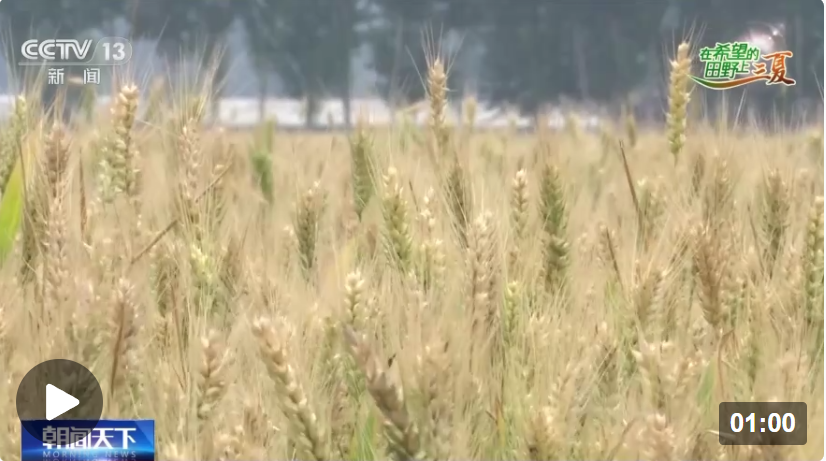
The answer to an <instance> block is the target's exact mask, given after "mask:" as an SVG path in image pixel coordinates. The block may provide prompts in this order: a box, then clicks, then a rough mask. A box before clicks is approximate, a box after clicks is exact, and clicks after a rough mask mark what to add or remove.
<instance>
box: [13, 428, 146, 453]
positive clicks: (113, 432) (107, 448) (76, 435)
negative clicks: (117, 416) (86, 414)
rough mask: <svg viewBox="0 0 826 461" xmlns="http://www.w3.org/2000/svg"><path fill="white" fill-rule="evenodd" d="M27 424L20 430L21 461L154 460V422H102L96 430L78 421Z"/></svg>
mask: <svg viewBox="0 0 826 461" xmlns="http://www.w3.org/2000/svg"><path fill="white" fill-rule="evenodd" d="M28 423H29V427H28V428H26V429H24V430H23V431H21V444H20V447H21V461H43V460H49V461H105V460H113V459H117V460H120V461H155V421H153V420H100V421H99V422H98V423H97V425H96V426H95V427H94V428H90V427H89V425H88V424H84V423H85V421H77V420H52V421H49V420H41V421H29V422H28ZM32 423H34V426H35V427H32ZM32 429H35V430H36V431H38V432H37V434H38V435H40V436H42V437H35V436H33V435H32V434H30V433H29V431H30V430H32Z"/></svg>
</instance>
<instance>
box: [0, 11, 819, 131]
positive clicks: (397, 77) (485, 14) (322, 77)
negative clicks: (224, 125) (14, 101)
mask: <svg viewBox="0 0 826 461" xmlns="http://www.w3.org/2000/svg"><path fill="white" fill-rule="evenodd" d="M822 9H823V4H822V3H817V2H815V1H811V0H786V1H784V2H776V1H773V0H692V1H688V0H662V1H660V2H652V1H649V0H625V1H621V2H620V1H614V0H578V1H566V0H519V1H511V0H335V1H333V0H198V1H193V0H82V1H81V0H60V1H57V0H7V1H4V2H2V3H0V15H2V17H3V18H4V20H5V21H4V22H5V24H6V25H7V27H5V28H4V30H5V31H7V33H6V34H5V37H4V48H5V51H6V56H8V60H7V61H8V62H10V63H12V64H13V63H15V62H16V60H17V59H16V58H17V57H18V54H19V46H20V43H22V42H23V41H24V40H25V39H27V38H44V37H54V36H56V35H60V36H61V37H62V36H81V35H82V34H84V33H88V31H89V30H93V29H101V28H105V27H104V26H105V25H106V24H111V23H113V22H115V21H120V22H121V23H125V24H126V25H127V28H128V31H127V33H128V36H129V37H132V38H134V39H149V40H154V41H156V43H157V54H158V55H159V56H161V57H162V58H163V59H165V60H166V61H167V62H168V63H169V65H170V68H172V69H174V68H175V67H176V66H177V65H178V64H180V63H183V62H185V61H188V62H191V63H193V64H192V65H193V66H194V67H195V68H196V69H203V68H204V67H205V66H210V65H212V63H217V67H216V72H215V75H214V79H212V80H213V81H210V82H203V83H208V84H213V85H214V86H215V88H214V89H215V90H220V89H221V86H220V82H222V81H223V76H224V75H225V74H226V72H227V68H228V65H227V63H228V62H229V60H230V58H232V57H233V56H229V54H228V51H227V50H228V49H229V48H228V47H226V46H224V45H225V44H226V43H227V41H228V39H229V37H231V36H232V35H233V34H235V35H238V33H236V32H238V31H240V32H239V33H240V34H241V35H242V36H243V37H244V40H243V42H244V45H243V46H242V49H240V50H239V48H238V47H235V48H232V49H233V50H234V53H241V54H244V55H245V56H246V57H247V60H248V62H250V63H251V71H250V72H249V73H250V74H255V75H257V77H258V78H257V80H258V81H259V82H260V83H259V85H258V94H259V96H261V97H262V98H263V97H264V95H266V94H269V93H270V92H271V91H272V88H270V86H269V83H268V82H271V81H272V78H273V76H275V77H276V78H277V81H279V82H280V93H281V94H283V95H285V96H289V97H296V98H301V99H303V100H305V101H306V103H307V111H306V120H307V123H308V124H309V123H311V122H312V121H313V120H314V114H315V113H316V109H317V106H318V101H319V100H320V99H322V98H329V97H335V98H341V99H342V100H343V101H344V102H345V106H347V107H349V102H350V101H351V99H352V92H353V88H354V86H355V85H356V84H357V83H361V82H360V81H359V80H363V79H367V78H368V74H365V73H364V71H361V70H359V73H358V74H356V71H357V70H356V69H354V68H353V62H354V56H355V55H356V54H357V53H363V52H364V50H367V53H368V54H369V56H370V63H369V65H368V66H367V67H368V70H369V71H371V72H372V73H373V75H369V78H371V79H373V81H374V82H375V83H374V85H373V86H374V88H373V90H374V93H375V94H377V95H379V96H381V97H383V98H385V99H387V100H388V101H390V102H391V103H392V104H394V105H404V104H410V103H414V102H417V101H419V100H421V99H422V98H423V97H424V96H425V89H424V85H423V79H424V78H425V76H426V60H425V56H426V53H425V50H423V47H424V48H429V51H433V50H434V49H435V48H436V45H438V41H439V39H441V38H443V39H446V43H450V44H453V45H455V44H457V43H458V44H459V48H458V49H456V48H455V47H454V48H453V49H450V47H444V48H443V51H444V52H445V53H446V54H447V55H448V56H446V57H448V58H450V59H449V62H450V64H451V65H452V68H451V70H452V71H453V72H452V73H451V80H450V82H449V87H450V88H451V90H452V91H451V94H450V96H451V97H452V98H459V97H461V96H462V92H463V91H464V90H466V89H468V90H472V91H474V92H475V93H477V94H478V96H479V98H480V99H484V100H489V101H492V102H495V103H507V104H512V105H514V106H516V107H518V108H520V109H521V110H523V111H525V112H528V113H531V112H534V111H536V110H537V109H539V108H540V107H542V106H543V105H544V104H547V103H554V102H557V101H559V100H560V99H561V98H565V99H571V100H575V101H591V102H595V103H600V104H611V105H616V104H617V103H620V102H623V101H626V102H627V101H631V104H632V105H636V106H645V105H646V104H653V106H652V107H658V106H659V105H661V104H662V103H663V102H664V100H663V92H662V87H663V84H664V82H665V81H666V71H667V56H668V55H669V54H671V53H673V51H674V50H675V48H676V45H677V43H678V42H679V41H680V40H681V39H682V38H684V37H686V36H689V35H690V36H691V38H692V39H693V40H694V41H695V43H696V45H697V46H707V45H709V44H711V45H713V44H714V42H718V41H732V40H735V39H737V38H739V37H742V36H743V35H744V34H746V33H747V32H748V31H750V30H760V31H762V32H770V31H771V30H772V29H773V28H774V29H776V30H779V31H780V32H782V34H781V35H782V36H778V38H777V40H778V41H782V46H783V47H786V48H788V49H791V50H792V51H794V53H795V55H794V58H792V59H790V60H789V62H788V64H789V75H790V76H792V77H793V78H795V79H796V80H797V85H796V86H795V87H791V88H786V89H784V90H783V91H776V88H764V87H761V88H757V86H755V85H752V86H751V87H748V88H746V89H744V90H741V91H746V92H748V94H749V98H748V99H749V102H750V103H754V104H755V107H757V108H759V109H761V110H762V111H764V112H766V113H769V112H771V113H776V114H781V115H783V114H785V116H789V115H790V114H792V113H793V112H795V111H794V110H793V108H795V107H797V105H798V104H799V103H801V102H803V101H815V102H816V103H818V104H819V103H820V102H822V97H821V96H820V94H821V87H822V81H823V74H822V69H823V55H824V49H823V43H824V41H823V40H824V37H823V33H822V31H823V11H822ZM217 57H220V58H221V59H219V60H217V61H216V58H217ZM10 67H12V68H13V70H14V71H19V70H20V68H17V67H16V66H13V65H12V66H10ZM698 70H699V69H698ZM201 74H203V73H201ZM17 81H20V80H19V79H18V80H17ZM707 93H708V92H704V96H703V98H705V99H707V100H708V102H710V103H714V98H715V97H716V96H717V95H709V94H707ZM739 95H740V93H738V92H736V91H735V92H731V93H727V95H726V97H728V98H729V99H730V100H738V99H739ZM262 100H263V99H262ZM658 111H659V109H655V110H652V111H651V113H653V114H655V115H656V114H657V113H658ZM346 112H347V113H348V114H349V113H350V111H349V110H348V111H346ZM660 112H661V111H660ZM348 122H349V121H348Z"/></svg>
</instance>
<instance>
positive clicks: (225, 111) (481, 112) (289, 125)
mask: <svg viewBox="0 0 826 461" xmlns="http://www.w3.org/2000/svg"><path fill="white" fill-rule="evenodd" d="M110 100H111V98H110V97H108V96H106V97H103V96H102V97H100V98H99V99H98V105H99V106H100V109H101V110H102V111H105V110H106V109H107V108H108V106H109V101H110ZM13 104H14V97H13V96H10V95H0V118H2V119H5V118H6V117H8V116H9V115H10V114H11V112H12V107H13ZM263 106H264V117H263V120H268V119H269V120H275V121H276V123H277V126H278V127H280V128H283V129H292V130H300V129H303V128H305V117H304V107H305V104H304V102H303V101H301V100H298V99H281V98H270V99H267V100H266V101H264V105H263ZM259 109H260V104H259V101H258V99H256V98H243V97H237V98H224V99H221V101H220V103H219V104H218V111H217V112H218V120H217V122H218V124H219V125H221V126H226V127H228V128H248V127H254V126H256V125H258V124H260V123H261V122H262V117H261V116H260V114H259V112H260V110H259ZM350 112H351V115H350V120H351V121H352V122H353V123H355V122H356V121H357V120H358V119H359V117H360V116H361V117H363V118H364V119H365V120H366V121H367V123H368V124H369V125H372V126H389V125H391V124H393V121H394V116H393V115H394V114H393V111H392V110H391V109H390V107H388V105H387V104H386V103H385V102H384V101H383V100H381V99H378V98H373V99H354V100H353V101H352V103H351V108H350ZM104 113H105V112H104ZM402 113H404V115H402ZM397 114H398V115H397V118H396V121H398V122H401V121H402V120H403V118H402V117H405V118H406V119H407V120H408V121H409V123H414V124H416V125H419V126H426V124H427V121H428V117H429V108H428V107H427V105H426V104H418V105H416V106H413V107H411V108H408V109H406V110H404V111H397ZM574 115H575V116H576V117H577V118H578V120H579V121H580V123H581V126H582V127H583V128H586V129H591V128H596V127H597V126H598V125H599V123H600V118H599V117H598V116H596V115H594V114H588V113H576V112H575V113H574ZM208 118H211V117H208ZM447 118H448V122H449V123H457V122H459V120H460V112H459V110H458V108H456V107H453V106H449V107H448V114H447ZM565 120H566V117H565V113H563V111H562V110H558V109H556V110H553V111H551V112H550V113H549V114H548V124H549V126H550V127H551V128H556V129H561V128H563V127H564V126H565ZM314 121H315V126H316V127H318V128H322V129H325V128H326V129H343V128H344V127H345V117H344V104H343V103H342V101H341V100H340V99H329V100H323V101H321V102H320V106H319V110H318V113H317V114H316V116H315V120H314ZM509 126H514V127H515V128H517V129H520V130H529V129H530V128H531V127H532V126H533V119H532V117H529V116H526V115H523V114H519V113H516V112H514V111H510V110H508V109H506V108H503V107H495V106H490V105H487V104H485V103H483V102H480V103H479V105H478V107H477V109H476V127H477V128H479V129H483V130H484V129H501V128H507V127H509Z"/></svg>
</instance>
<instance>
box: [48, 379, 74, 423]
mask: <svg viewBox="0 0 826 461" xmlns="http://www.w3.org/2000/svg"><path fill="white" fill-rule="evenodd" d="M78 405H80V400H78V399H76V398H74V397H72V396H71V395H69V394H67V393H65V392H63V391H61V390H60V389H58V388H56V387H54V386H52V385H51V384H46V419H48V420H49V421H51V420H53V419H55V418H57V417H58V416H60V415H62V414H63V413H66V412H67V411H69V410H71V409H72V408H74V407H76V406H78Z"/></svg>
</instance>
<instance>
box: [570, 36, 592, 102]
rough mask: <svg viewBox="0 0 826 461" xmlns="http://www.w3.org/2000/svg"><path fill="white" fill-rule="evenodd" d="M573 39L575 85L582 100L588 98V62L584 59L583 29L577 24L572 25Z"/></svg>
mask: <svg viewBox="0 0 826 461" xmlns="http://www.w3.org/2000/svg"><path fill="white" fill-rule="evenodd" d="M572 33H573V40H572V41H571V45H572V51H573V52H574V60H575V61H576V72H577V87H578V88H579V97H580V98H582V102H585V101H587V100H588V99H589V98H590V95H589V91H588V86H589V85H588V63H587V61H586V59H585V50H586V46H585V37H584V32H583V29H582V28H581V27H580V26H579V24H574V25H573V30H572Z"/></svg>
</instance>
